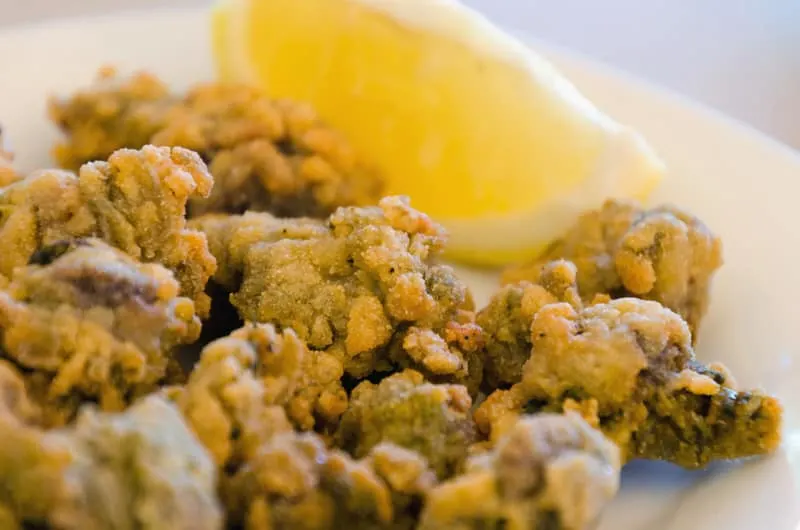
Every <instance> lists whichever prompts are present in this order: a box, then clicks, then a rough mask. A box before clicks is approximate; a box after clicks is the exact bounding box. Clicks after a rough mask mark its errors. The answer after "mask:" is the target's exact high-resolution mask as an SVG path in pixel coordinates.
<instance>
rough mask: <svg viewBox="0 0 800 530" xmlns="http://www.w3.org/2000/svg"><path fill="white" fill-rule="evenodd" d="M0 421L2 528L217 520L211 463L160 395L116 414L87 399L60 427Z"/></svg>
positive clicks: (162, 526)
mask: <svg viewBox="0 0 800 530" xmlns="http://www.w3.org/2000/svg"><path fill="white" fill-rule="evenodd" d="M0 424H2V425H3V426H4V427H6V428H4V429H3V433H4V436H3V440H2V441H0V471H2V473H0V522H3V523H4V524H6V526H3V528H10V529H15V528H19V529H22V528H33V527H36V528H40V527H42V528H53V529H55V530H105V529H110V528H114V529H120V530H134V529H141V530H167V529H169V530H173V529H178V530H221V529H222V528H223V524H222V511H221V509H220V507H219V503H218V501H217V500H216V498H215V496H214V490H215V486H216V473H215V469H214V466H213V464H212V462H211V460H210V458H209V457H208V455H207V453H206V452H205V450H204V449H203V447H202V446H201V445H200V444H199V443H198V442H197V440H196V439H195V438H194V437H193V436H192V435H191V432H190V431H189V430H188V429H187V427H186V425H185V424H184V422H183V420H182V418H181V416H180V414H179V413H178V411H177V410H176V409H175V408H174V407H173V406H172V405H170V404H168V403H167V402H165V401H164V400H163V399H161V398H158V397H155V396H150V397H148V398H146V399H144V400H143V401H141V402H139V403H137V404H136V405H134V406H132V407H131V408H130V409H128V410H127V411H126V412H124V413H118V414H107V413H99V412H96V411H95V410H93V409H91V408H88V409H86V410H84V411H83V412H82V413H81V415H80V417H79V419H78V421H77V423H76V424H75V425H74V426H72V427H69V428H67V429H64V430H53V431H41V430H38V429H35V428H32V427H29V426H25V425H19V424H17V425H14V424H13V423H12V420H10V419H9V418H8V417H7V416H0Z"/></svg>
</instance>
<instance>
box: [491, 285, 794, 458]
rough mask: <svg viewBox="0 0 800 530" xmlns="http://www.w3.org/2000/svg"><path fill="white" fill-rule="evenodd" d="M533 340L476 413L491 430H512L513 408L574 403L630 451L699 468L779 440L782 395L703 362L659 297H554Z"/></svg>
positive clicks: (763, 449)
mask: <svg viewBox="0 0 800 530" xmlns="http://www.w3.org/2000/svg"><path fill="white" fill-rule="evenodd" d="M531 344H532V348H531V356H530V358H529V360H528V361H527V362H526V364H525V366H524V370H523V376H522V380H521V381H520V382H519V383H517V384H516V385H514V386H513V387H512V388H511V389H510V390H507V391H497V392H495V393H493V394H492V395H490V396H489V397H488V399H487V400H486V401H485V402H484V403H483V404H481V407H480V408H479V410H478V411H477V412H476V421H477V423H478V425H479V427H480V428H481V429H482V430H484V432H491V431H492V430H493V429H495V428H499V429H501V430H502V429H503V428H504V427H505V426H506V425H507V424H508V421H509V420H508V415H509V414H510V415H511V417H513V416H515V415H518V414H519V413H521V412H523V411H540V410H545V411H556V412H561V411H562V410H574V411H578V412H581V413H582V414H584V415H585V416H586V418H587V419H588V420H589V421H590V422H593V423H594V424H596V425H598V426H599V427H600V428H601V429H602V430H603V432H605V433H606V435H607V436H609V437H610V438H611V439H612V440H614V441H615V442H616V443H617V444H619V446H620V447H621V449H622V451H623V455H624V457H625V458H626V459H632V458H650V459H663V460H669V461H671V462H674V463H676V464H679V465H682V466H685V467H690V468H692V467H702V466H705V465H706V464H708V463H709V462H710V461H712V460H716V459H731V458H742V457H746V456H754V455H760V454H765V453H769V452H771V451H773V450H774V449H775V448H776V447H777V445H778V443H779V440H780V430H781V410H780V405H779V404H778V402H777V400H775V398H772V397H769V396H765V395H763V394H761V393H759V392H744V391H736V390H734V389H732V388H730V382H729V381H728V380H727V379H726V376H725V374H724V373H723V372H719V371H716V370H712V369H710V368H708V367H706V366H704V365H702V364H700V363H699V362H698V361H696V360H695V357H694V351H693V349H692V345H691V335H690V333H689V328H688V326H687V325H686V323H685V322H684V321H683V320H682V319H681V318H680V316H678V315H677V314H675V313H673V312H672V311H670V310H669V309H666V308H664V307H663V306H661V305H660V304H658V303H657V302H652V301H645V300H638V299H633V298H622V299H618V300H613V301H611V302H608V303H605V304H596V305H593V306H589V307H586V308H584V309H583V310H576V309H575V308H574V307H572V306H570V305H568V304H565V303H558V304H551V305H547V306H545V307H543V308H541V309H540V310H539V311H538V313H536V315H535V317H534V318H533V322H532V325H531ZM496 437H497V436H496V434H492V438H496Z"/></svg>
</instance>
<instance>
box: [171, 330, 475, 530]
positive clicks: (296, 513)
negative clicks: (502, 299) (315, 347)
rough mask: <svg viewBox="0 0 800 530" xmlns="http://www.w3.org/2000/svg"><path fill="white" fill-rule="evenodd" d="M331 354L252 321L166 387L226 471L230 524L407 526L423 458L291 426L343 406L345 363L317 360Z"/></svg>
mask: <svg viewBox="0 0 800 530" xmlns="http://www.w3.org/2000/svg"><path fill="white" fill-rule="evenodd" d="M332 362H334V359H333V358H332V357H330V356H329V355H326V354H322V353H319V352H313V351H308V350H307V349H306V348H305V346H304V345H303V344H302V342H300V341H299V339H297V337H296V335H295V334H294V333H293V332H292V331H290V330H285V331H284V332H283V333H280V334H279V333H277V332H276V331H275V329H274V328H273V327H272V326H270V325H248V326H246V327H244V328H243V329H241V330H239V331H237V332H235V333H233V334H232V335H231V336H230V337H227V338H224V339H220V340H217V341H215V342H213V343H211V344H209V345H208V346H207V347H206V348H205V349H204V351H203V354H202V356H201V358H200V361H199V363H198V365H197V366H196V367H195V369H194V371H193V372H192V374H191V376H190V378H189V381H188V382H187V383H186V385H185V386H183V387H179V388H173V389H170V390H168V394H169V395H171V397H172V398H173V399H174V400H175V402H176V403H177V405H178V407H179V408H180V409H181V410H182V411H183V413H184V416H185V417H186V418H187V421H188V423H189V425H190V426H191V427H192V429H193V430H194V432H195V433H196V434H197V436H198V438H199V439H200V440H201V441H202V443H203V444H204V445H205V447H206V448H207V449H208V451H209V452H210V454H211V455H212V458H213V459H214V461H215V462H216V465H217V467H218V469H219V470H220V472H221V473H222V474H223V483H222V487H221V490H220V493H221V495H222V497H223V499H224V503H225V505H226V506H227V509H228V524H229V525H234V526H235V525H243V526H244V527H245V528H247V529H253V530H259V529H263V528H275V529H280V528H286V529H287V530H288V529H290V528H291V529H295V528H298V529H306V528H308V529H311V528H313V529H318V530H323V529H324V530H327V529H330V530H334V529H337V528H343V527H344V526H342V525H344V524H346V525H347V526H346V527H347V528H364V529H372V528H375V529H378V528H387V529H409V530H410V529H411V528H413V525H414V523H415V521H416V518H417V516H418V512H419V507H420V506H421V503H422V497H423V494H424V492H425V491H427V489H428V488H429V487H430V486H431V485H432V484H433V483H434V482H435V475H434V474H433V472H432V471H430V470H429V469H428V465H427V462H426V461H425V459H424V458H422V457H420V456H419V455H417V454H415V453H412V452H410V451H407V450H405V449H401V448H399V447H395V446H390V445H386V444H382V445H379V446H377V447H375V448H373V450H372V451H371V452H370V453H369V454H368V455H367V456H366V457H365V458H364V459H362V460H360V461H354V460H352V459H351V458H350V457H349V456H347V455H346V454H345V453H342V452H339V451H337V450H330V449H327V448H326V446H325V443H324V442H323V439H322V438H321V437H319V436H318V435H317V434H315V433H313V434H312V433H308V434H301V433H297V432H295V431H294V428H293V427H294V426H296V427H299V428H306V427H311V426H313V422H314V421H315V419H316V420H317V421H321V420H319V419H317V418H323V420H322V421H327V420H325V418H326V416H327V417H330V418H335V419H338V415H339V414H341V411H343V410H344V408H345V407H346V404H347V401H346V400H347V395H346V393H344V391H343V390H342V388H341V386H340V384H339V378H340V377H341V375H342V374H343V370H342V369H341V365H338V368H335V370H333V371H329V370H328V368H331V366H327V367H326V369H325V370H322V371H320V370H319V367H320V366H325V365H326V364H327V363H332ZM315 366H316V367H317V368H315ZM336 374H338V375H336ZM333 375H335V377H331V376H333ZM467 399H468V398H467ZM287 414H288V417H287ZM290 420H291V421H290ZM292 423H294V426H293V425H292Z"/></svg>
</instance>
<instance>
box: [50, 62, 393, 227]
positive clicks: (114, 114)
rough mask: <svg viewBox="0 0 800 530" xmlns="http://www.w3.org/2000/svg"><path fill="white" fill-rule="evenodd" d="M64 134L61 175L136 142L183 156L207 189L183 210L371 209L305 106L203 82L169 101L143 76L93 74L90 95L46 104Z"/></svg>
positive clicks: (342, 147) (351, 161) (337, 145)
mask: <svg viewBox="0 0 800 530" xmlns="http://www.w3.org/2000/svg"><path fill="white" fill-rule="evenodd" d="M50 116H51V119H52V120H53V121H54V122H55V123H56V124H57V125H58V126H59V128H60V129H61V130H62V132H63V133H64V134H65V135H66V140H65V141H63V142H62V143H60V144H59V145H57V146H56V148H55V156H56V159H57V160H58V161H59V163H60V164H61V165H62V166H63V167H67V168H74V167H77V166H78V165H80V164H81V163H82V162H87V161H91V160H95V159H100V158H106V157H107V156H108V155H110V154H111V152H113V151H114V150H116V149H119V148H120V147H130V148H140V147H142V146H144V145H145V144H155V145H167V146H180V147H185V148H188V149H192V150H194V151H197V152H198V153H200V155H201V156H202V157H203V158H204V159H205V160H206V161H207V162H208V164H209V166H210V168H211V172H212V174H213V175H214V177H215V179H216V181H217V184H216V186H215V187H214V189H213V191H212V192H211V195H210V196H209V197H202V198H197V199H193V200H192V201H191V212H192V214H193V215H200V214H203V213H209V212H226V213H244V212H245V211H247V210H253V211H268V212H271V213H274V214H276V215H279V216H292V217H300V216H315V217H325V216H327V215H329V214H331V213H332V212H333V211H335V210H336V208H338V207H339V206H349V205H368V204H375V203H376V202H377V201H378V199H379V198H380V197H381V195H382V192H383V187H384V184H383V181H382V179H381V178H380V177H379V176H378V174H377V172H376V171H375V170H374V169H373V168H371V167H369V165H368V164H366V163H365V162H364V161H363V160H362V159H361V158H360V157H359V156H358V155H357V154H356V153H355V152H354V150H353V148H352V147H351V146H350V144H349V142H348V141H347V140H346V139H345V138H344V137H343V136H342V135H341V134H340V133H339V132H338V131H336V130H334V129H332V128H330V127H329V126H327V125H325V124H324V123H323V122H322V121H321V120H320V119H319V118H318V117H317V115H316V113H315V112H314V110H313V109H312V108H310V107H309V106H308V105H306V104H303V103H298V102H293V101H289V100H273V99H271V98H269V97H267V96H266V95H265V94H264V93H263V92H261V91H260V90H258V89H256V88H253V87H250V86H247V85H238V84H223V83H205V84H200V85H197V86H195V87H194V88H192V89H191V90H190V91H189V92H188V93H187V94H186V95H183V96H179V95H173V94H170V93H169V92H168V91H167V90H166V89H165V88H164V85H163V84H162V83H161V82H160V81H159V80H158V79H156V78H155V77H153V76H152V75H150V74H146V73H145V74H137V75H134V76H132V77H130V78H127V79H126V78H118V77H117V76H116V73H115V72H113V70H108V69H106V70H103V71H101V75H100V79H99V80H98V83H97V85H96V87H90V88H88V89H86V90H83V91H80V92H78V93H77V94H76V95H74V96H72V97H70V98H67V99H60V100H59V99H55V100H52V101H51V104H50Z"/></svg>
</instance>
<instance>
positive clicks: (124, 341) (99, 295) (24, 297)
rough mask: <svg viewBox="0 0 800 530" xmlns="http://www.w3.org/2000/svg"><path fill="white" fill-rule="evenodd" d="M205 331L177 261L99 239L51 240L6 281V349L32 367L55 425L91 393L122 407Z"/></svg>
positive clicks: (34, 386) (2, 304) (0, 301)
mask: <svg viewBox="0 0 800 530" xmlns="http://www.w3.org/2000/svg"><path fill="white" fill-rule="evenodd" d="M199 333H200V321H199V319H198V317H197V316H196V315H195V311H194V304H193V302H192V301H191V300H189V299H188V298H183V297H179V296H178V283H177V281H176V280H175V279H174V278H173V276H172V273H171V272H170V271H169V270H167V269H165V268H164V267H162V266H160V265H156V264H141V263H138V262H136V261H135V260H133V259H132V258H130V257H129V256H128V255H126V254H123V253H122V252H120V251H118V250H116V249H114V248H112V247H109V246H108V245H106V244H105V243H103V242H102V241H100V240H96V239H82V240H75V241H71V242H63V243H57V244H54V245H52V246H49V247H44V248H43V249H41V250H40V251H39V252H37V253H36V254H34V255H33V256H32V258H31V265H28V266H25V267H21V268H18V269H16V271H15V273H14V277H13V280H12V281H11V283H10V285H8V287H7V288H6V289H5V290H3V291H0V343H1V344H2V356H4V357H6V358H7V359H9V360H11V361H12V362H14V363H15V364H16V365H17V366H19V367H21V368H23V369H24V370H25V371H26V372H27V374H28V375H27V376H26V377H27V379H28V381H27V384H28V388H29V391H30V392H31V393H32V396H33V397H34V398H35V399H36V400H37V401H38V402H39V404H40V405H41V406H42V408H43V409H44V410H43V414H44V418H43V421H44V423H45V424H46V425H62V424H64V423H66V422H67V421H69V420H70V419H72V418H73V417H74V415H75V413H76V412H77V410H78V407H79V406H80V405H81V404H82V403H84V402H87V401H95V402H97V403H98V404H99V406H100V408H101V409H102V410H107V411H118V410H121V409H122V408H124V407H125V406H126V405H127V404H129V403H130V402H131V401H132V400H133V399H135V398H136V397H138V396H141V395H143V394H146V393H148V392H152V391H153V390H154V389H156V385H157V384H159V383H160V382H163V380H164V379H165V377H166V375H167V371H168V368H169V366H170V363H171V355H172V352H173V351H174V349H175V348H176V347H177V346H178V345H180V344H185V343H188V342H192V341H194V340H195V339H197V337H198V335H199Z"/></svg>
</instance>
